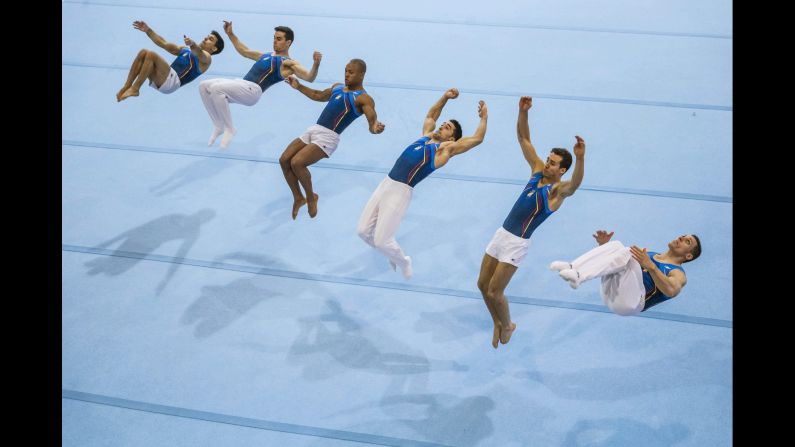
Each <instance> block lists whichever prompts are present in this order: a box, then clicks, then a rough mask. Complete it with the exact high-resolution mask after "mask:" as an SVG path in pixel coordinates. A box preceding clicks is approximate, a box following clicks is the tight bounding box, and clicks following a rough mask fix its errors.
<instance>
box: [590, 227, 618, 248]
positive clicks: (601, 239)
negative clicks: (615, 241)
mask: <svg viewBox="0 0 795 447" xmlns="http://www.w3.org/2000/svg"><path fill="white" fill-rule="evenodd" d="M613 233H615V232H614V231H611V232H609V233H608V232H607V231H605V230H596V233H594V234H592V235H591V236H593V238H594V239H596V243H597V244H599V245H604V244H606V243H608V242H609V241H610V238H611V237H613Z"/></svg>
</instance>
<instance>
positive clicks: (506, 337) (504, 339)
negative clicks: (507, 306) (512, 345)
mask: <svg viewBox="0 0 795 447" xmlns="http://www.w3.org/2000/svg"><path fill="white" fill-rule="evenodd" d="M515 330H516V323H514V322H513V321H511V328H510V329H503V330H502V331H500V343H502V344H506V343H508V342H509V341H511V335H513V331H515Z"/></svg>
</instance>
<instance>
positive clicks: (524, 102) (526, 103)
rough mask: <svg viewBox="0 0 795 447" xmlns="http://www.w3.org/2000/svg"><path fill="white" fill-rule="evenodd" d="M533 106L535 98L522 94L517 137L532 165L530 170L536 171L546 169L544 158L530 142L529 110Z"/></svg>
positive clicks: (525, 156)
mask: <svg viewBox="0 0 795 447" xmlns="http://www.w3.org/2000/svg"><path fill="white" fill-rule="evenodd" d="M531 107H533V98H532V97H530V96H522V97H521V98H519V117H518V118H517V120H516V137H517V138H518V139H519V146H521V148H522V154H523V155H524V158H525V160H527V163H528V164H529V165H530V170H531V171H532V172H533V173H536V172H538V171H540V170H542V169H544V160H542V159H541V157H539V156H538V154H537V153H536V148H535V147H534V146H533V143H531V142H530V126H529V125H528V124H527V111H528V110H530V108H531Z"/></svg>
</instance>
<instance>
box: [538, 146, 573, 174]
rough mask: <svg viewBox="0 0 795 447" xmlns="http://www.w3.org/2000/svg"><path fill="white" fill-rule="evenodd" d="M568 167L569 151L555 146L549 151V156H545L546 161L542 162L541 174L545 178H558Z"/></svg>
mask: <svg viewBox="0 0 795 447" xmlns="http://www.w3.org/2000/svg"><path fill="white" fill-rule="evenodd" d="M570 167H571V153H570V152H569V151H568V150H566V149H563V148H562V147H556V148H553V149H552V150H551V151H549V156H547V161H546V163H545V164H544V171H543V175H544V177H546V178H554V179H557V180H560V178H561V177H563V174H565V173H566V171H568V170H569V168H570Z"/></svg>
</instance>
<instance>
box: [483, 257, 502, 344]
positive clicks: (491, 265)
mask: <svg viewBox="0 0 795 447" xmlns="http://www.w3.org/2000/svg"><path fill="white" fill-rule="evenodd" d="M496 268H497V260H496V259H494V258H493V257H492V256H490V255H488V254H484V255H483V261H482V262H481V263H480V275H479V276H478V289H480V294H481V295H483V302H485V303H486V308H488V309H489V313H490V314H491V320H492V321H493V322H494V334H493V336H492V338H491V345H492V346H494V349H497V346H498V343H499V341H500V328H501V325H500V320H499V319H498V318H497V308H496V307H495V306H494V303H492V302H491V300H489V299H488V295H487V292H488V290H489V283H490V282H491V278H492V276H494V270H495V269H496Z"/></svg>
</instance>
